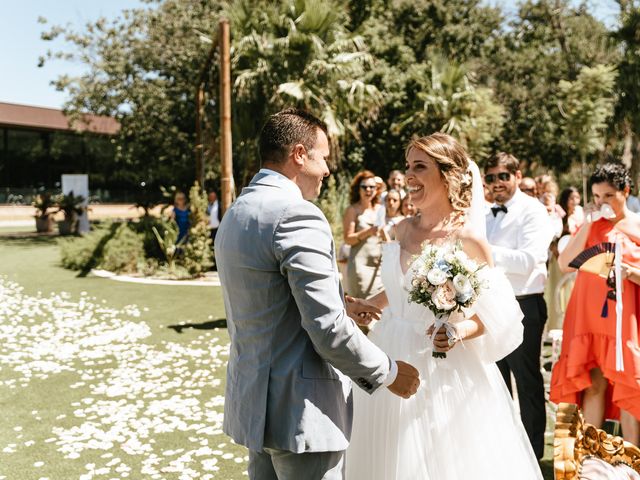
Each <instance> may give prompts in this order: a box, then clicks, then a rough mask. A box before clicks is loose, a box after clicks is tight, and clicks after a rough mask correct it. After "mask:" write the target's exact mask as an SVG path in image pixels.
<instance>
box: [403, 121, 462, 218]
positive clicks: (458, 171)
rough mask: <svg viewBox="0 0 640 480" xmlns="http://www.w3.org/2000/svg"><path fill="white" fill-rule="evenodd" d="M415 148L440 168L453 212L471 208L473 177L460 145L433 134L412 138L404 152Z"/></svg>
mask: <svg viewBox="0 0 640 480" xmlns="http://www.w3.org/2000/svg"><path fill="white" fill-rule="evenodd" d="M412 148H417V149H418V150H421V151H423V152H424V153H426V154H427V155H428V156H429V158H432V159H433V160H434V161H435V162H436V163H437V164H438V168H440V175H441V176H442V178H443V180H444V181H445V183H446V184H447V189H448V190H449V201H450V202H451V206H452V207H453V209H454V211H456V212H460V213H463V212H465V211H466V210H467V209H468V208H469V207H470V206H471V187H472V185H473V176H472V175H471V171H470V170H469V162H470V159H469V155H468V154H467V151H466V150H465V149H464V147H463V146H462V145H460V144H459V143H458V141H457V140H456V139H455V138H453V137H452V136H451V135H447V134H446V133H433V134H431V135H427V136H424V137H419V138H418V137H416V138H413V139H412V140H411V141H410V142H409V145H407V148H406V150H405V157H406V156H407V155H408V154H409V150H411V149H412Z"/></svg>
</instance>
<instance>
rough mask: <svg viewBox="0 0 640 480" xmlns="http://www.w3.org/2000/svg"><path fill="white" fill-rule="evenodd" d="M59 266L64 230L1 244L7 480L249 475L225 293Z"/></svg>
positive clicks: (0, 392) (0, 458) (0, 440)
mask: <svg viewBox="0 0 640 480" xmlns="http://www.w3.org/2000/svg"><path fill="white" fill-rule="evenodd" d="M0 233H5V232H0ZM58 263H59V262H58V248H57V245H56V240H55V239H54V238H44V237H40V238H29V239H6V238H4V239H0V408H2V421H0V479H3V478H4V479H7V480H14V479H18V480H30V479H36V480H37V479H45V478H46V479H49V480H68V479H72V478H80V479H83V480H85V479H92V478H95V479H111V478H130V479H147V478H149V479H155V478H157V479H180V480H182V479H191V478H202V479H207V478H216V479H225V480H227V479H241V478H246V473H244V472H245V470H246V455H247V452H246V450H245V449H244V448H242V447H239V446H237V445H234V444H232V442H230V440H229V439H228V437H226V436H225V435H224V434H222V432H221V420H222V409H223V401H224V400H223V397H222V395H223V391H224V390H223V389H224V372H225V364H226V359H227V345H228V336H227V332H226V329H225V328H224V327H225V322H224V309H223V306H222V298H221V295H220V290H219V289H218V288H215V287H171V286H155V285H138V284H127V283H120V282H115V281H112V280H107V279H100V278H95V277H91V276H88V277H84V278H79V277H78V276H77V273H76V272H71V271H68V270H65V269H63V268H61V267H60V266H59V265H58ZM548 428H549V430H548V431H552V429H553V425H552V422H551V420H550V423H549V427H548ZM547 443H548V445H547V451H546V456H545V461H543V471H544V475H545V478H546V479H552V478H553V472H552V465H551V461H550V458H551V454H552V449H551V439H550V438H548V442H547ZM390 480H391V479H390ZM480 480H484V479H480Z"/></svg>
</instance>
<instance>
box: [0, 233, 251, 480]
mask: <svg viewBox="0 0 640 480" xmlns="http://www.w3.org/2000/svg"><path fill="white" fill-rule="evenodd" d="M0 275H2V276H3V278H2V280H0V305H1V307H0V342H1V343H0V407H1V408H2V411H3V420H2V422H0V478H6V479H11V480H12V479H31V478H33V479H39V478H49V479H51V480H54V479H70V478H81V479H89V478H96V479H97V478H104V479H108V478H132V479H142V478H162V479H165V478H166V479H173V478H175V479H187V478H203V479H204V478H221V479H236V478H246V477H245V476H244V475H243V472H244V471H245V470H246V455H247V452H246V450H245V449H244V448H243V447H239V446H237V445H234V444H232V442H230V440H229V438H228V437H226V436H225V435H224V434H222V432H221V421H222V411H223V403H224V398H223V394H224V374H225V365H226V359H227V351H228V336H227V332H226V329H225V328H224V326H225V323H224V309H223V307H222V301H221V296H220V291H219V288H216V287H167V286H154V285H137V284H136V285H134V284H123V283H118V282H113V281H110V280H106V279H99V278H93V277H90V276H89V277H85V278H81V277H77V273H76V272H71V271H68V270H64V269H62V268H61V267H59V265H58V249H57V246H56V243H55V239H52V238H30V239H3V240H1V241H0Z"/></svg>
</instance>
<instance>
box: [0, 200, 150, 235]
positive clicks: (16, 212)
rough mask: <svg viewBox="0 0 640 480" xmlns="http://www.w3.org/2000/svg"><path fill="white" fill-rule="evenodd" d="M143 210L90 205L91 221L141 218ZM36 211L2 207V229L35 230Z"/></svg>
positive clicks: (28, 208)
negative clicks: (29, 227)
mask: <svg viewBox="0 0 640 480" xmlns="http://www.w3.org/2000/svg"><path fill="white" fill-rule="evenodd" d="M160 210H161V207H160V206H158V207H156V208H154V209H153V210H152V213H153V214H154V215H160ZM142 213H143V212H142V209H141V208H136V207H135V205H133V204H131V203H130V204H111V203H101V204H96V205H89V220H103V219H106V218H123V219H124V218H139V217H140V216H142ZM35 214H36V209H35V208H34V207H32V206H30V205H0V228H2V227H28V226H31V225H33V228H34V229H35V220H34V217H35ZM55 219H56V220H62V219H63V214H62V212H59V213H57V214H56V216H55Z"/></svg>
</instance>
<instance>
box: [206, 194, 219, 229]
mask: <svg viewBox="0 0 640 480" xmlns="http://www.w3.org/2000/svg"><path fill="white" fill-rule="evenodd" d="M219 208H220V202H218V200H216V201H215V202H213V203H211V204H210V205H209V208H208V209H207V210H209V212H208V213H209V228H210V229H212V230H213V229H214V228H218V227H219V226H220V220H218V209H219Z"/></svg>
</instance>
